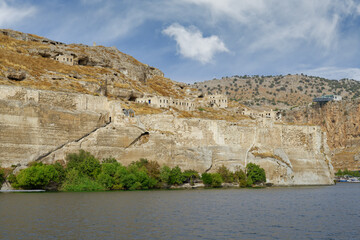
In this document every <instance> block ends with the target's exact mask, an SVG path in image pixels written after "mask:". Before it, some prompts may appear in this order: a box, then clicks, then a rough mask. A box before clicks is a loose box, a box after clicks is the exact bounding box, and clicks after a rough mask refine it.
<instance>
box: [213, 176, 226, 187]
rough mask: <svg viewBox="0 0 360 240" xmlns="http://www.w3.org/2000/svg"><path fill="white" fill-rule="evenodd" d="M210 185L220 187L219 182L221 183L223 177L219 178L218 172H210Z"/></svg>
mask: <svg viewBox="0 0 360 240" xmlns="http://www.w3.org/2000/svg"><path fill="white" fill-rule="evenodd" d="M211 175H212V176H211V178H212V181H211V186H212V187H221V184H222V183H223V179H222V178H221V175H220V174H219V173H213V174H211Z"/></svg>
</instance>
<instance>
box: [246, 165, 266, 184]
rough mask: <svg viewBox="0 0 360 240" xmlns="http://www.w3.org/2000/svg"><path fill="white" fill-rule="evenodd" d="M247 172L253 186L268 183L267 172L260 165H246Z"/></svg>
mask: <svg viewBox="0 0 360 240" xmlns="http://www.w3.org/2000/svg"><path fill="white" fill-rule="evenodd" d="M246 172H247V174H246V175H247V178H248V180H249V181H250V180H251V181H252V183H253V184H258V183H264V182H266V175H265V170H264V169H263V168H261V167H260V166H259V165H257V164H254V163H248V164H247V165H246Z"/></svg>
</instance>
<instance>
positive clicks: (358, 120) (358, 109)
mask: <svg viewBox="0 0 360 240" xmlns="http://www.w3.org/2000/svg"><path fill="white" fill-rule="evenodd" d="M284 120H285V121H287V122H293V123H297V124H305V123H306V124H314V125H318V126H321V127H322V129H323V131H325V132H326V133H327V136H328V140H327V143H328V146H329V148H330V151H331V158H332V164H333V166H334V168H335V170H338V169H345V168H347V169H349V170H356V171H358V170H360V162H359V161H358V159H359V157H358V156H359V155H360V100H358V99H357V100H346V101H338V102H328V103H326V104H324V105H319V104H314V105H310V106H307V107H303V108H300V109H294V110H292V111H287V113H286V116H285V118H284Z"/></svg>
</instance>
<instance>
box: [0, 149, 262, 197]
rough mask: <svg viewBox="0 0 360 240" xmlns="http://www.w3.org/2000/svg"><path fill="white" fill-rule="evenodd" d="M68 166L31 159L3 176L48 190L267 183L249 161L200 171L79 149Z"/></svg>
mask: <svg viewBox="0 0 360 240" xmlns="http://www.w3.org/2000/svg"><path fill="white" fill-rule="evenodd" d="M66 160H67V164H66V166H63V165H61V164H60V163H55V164H43V163H37V162H34V163H31V164H29V167H28V168H26V169H23V170H21V171H19V172H18V173H17V174H12V173H10V174H8V176H7V177H6V179H5V177H4V174H3V172H2V171H0V180H2V181H5V180H7V181H8V182H9V183H10V184H11V186H12V187H13V188H15V189H24V190H32V189H43V190H48V191H69V192H81V191H106V190H148V189H169V188H196V187H199V186H200V187H206V188H220V187H223V186H227V187H229V186H230V187H231V186H232V187H259V186H265V182H266V175H265V171H264V169H262V168H260V166H259V165H256V164H254V163H249V164H247V166H246V173H245V172H244V171H243V170H242V169H240V168H238V169H236V171H235V172H232V171H230V170H229V169H227V168H226V167H225V166H224V165H223V166H221V167H219V168H218V169H217V170H216V172H215V173H206V172H205V173H202V174H199V173H198V172H197V171H195V170H185V171H182V170H181V169H180V167H178V166H176V167H173V168H170V167H168V166H162V167H161V166H160V165H159V164H158V163H157V162H156V161H148V160H147V159H144V158H142V159H140V160H139V161H136V162H132V163H131V164H130V165H128V166H124V165H122V164H121V163H119V162H117V161H116V159H114V158H108V159H103V160H102V161H101V162H100V161H99V160H98V159H97V158H95V157H94V156H93V155H91V154H90V153H89V152H85V151H83V150H80V151H79V152H78V153H71V154H68V155H67V157H66ZM0 170H1V169H0Z"/></svg>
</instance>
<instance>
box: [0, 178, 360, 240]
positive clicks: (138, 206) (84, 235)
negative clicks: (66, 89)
mask: <svg viewBox="0 0 360 240" xmlns="http://www.w3.org/2000/svg"><path fill="white" fill-rule="evenodd" d="M359 199H360V184H338V185H336V186H329V187H301V188H300V187H299V188H269V189H219V190H181V191H138V192H95V193H0V239H360V204H359Z"/></svg>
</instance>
